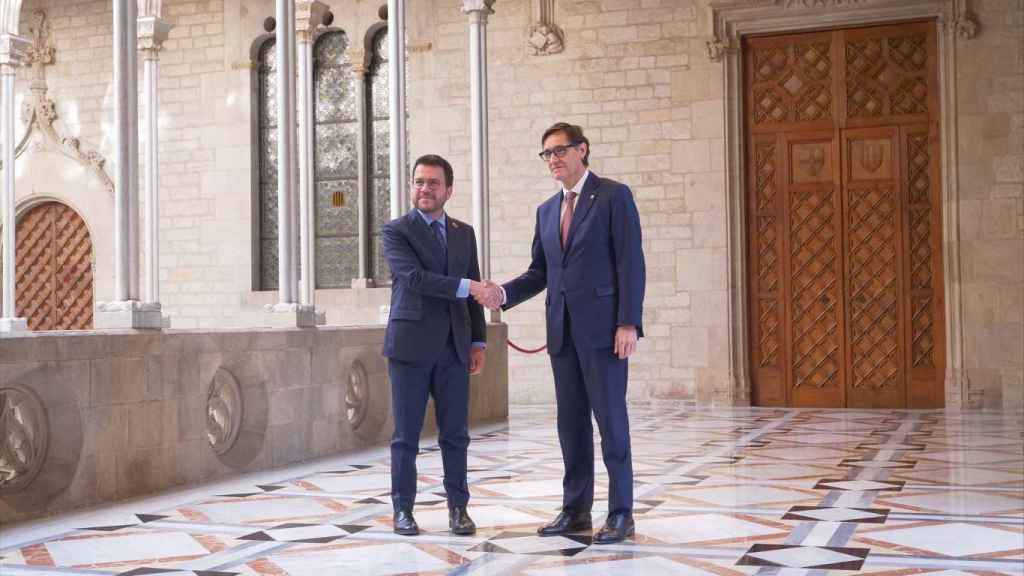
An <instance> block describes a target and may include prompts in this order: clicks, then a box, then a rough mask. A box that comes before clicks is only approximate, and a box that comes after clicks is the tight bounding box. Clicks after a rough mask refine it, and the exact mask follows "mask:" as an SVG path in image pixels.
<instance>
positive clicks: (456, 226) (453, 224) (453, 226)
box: [452, 220, 459, 228]
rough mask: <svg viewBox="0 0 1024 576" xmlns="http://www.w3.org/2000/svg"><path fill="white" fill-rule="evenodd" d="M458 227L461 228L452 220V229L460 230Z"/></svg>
mask: <svg viewBox="0 0 1024 576" xmlns="http://www.w3.org/2000/svg"><path fill="white" fill-rule="evenodd" d="M458 227H459V225H458V224H456V223H455V221H454V220H452V228H458Z"/></svg>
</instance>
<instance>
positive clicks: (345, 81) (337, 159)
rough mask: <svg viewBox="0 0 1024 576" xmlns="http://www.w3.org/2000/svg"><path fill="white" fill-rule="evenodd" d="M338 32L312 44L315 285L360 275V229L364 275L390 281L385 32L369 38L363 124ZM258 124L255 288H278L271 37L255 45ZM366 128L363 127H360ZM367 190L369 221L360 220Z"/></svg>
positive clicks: (338, 283)
mask: <svg viewBox="0 0 1024 576" xmlns="http://www.w3.org/2000/svg"><path fill="white" fill-rule="evenodd" d="M348 45H349V39H348V37H347V36H346V34H345V33H344V32H342V31H340V30H331V31H328V32H325V33H324V34H322V35H320V36H319V37H318V38H317V40H316V42H315V44H314V46H313V79H312V82H313V94H314V96H313V97H314V123H313V133H314V140H315V143H314V151H313V154H314V156H313V165H314V169H313V186H314V192H313V193H314V209H313V212H314V228H313V229H314V234H315V237H314V244H315V245H314V251H315V254H316V262H315V272H316V274H315V276H316V287H317V288H348V287H350V286H351V285H352V279H353V278H356V277H358V275H359V227H360V225H361V224H362V225H365V226H366V229H367V230H368V231H369V235H368V239H367V240H368V244H369V246H368V247H367V248H368V250H367V254H368V258H369V262H368V271H367V274H368V275H369V276H370V277H371V278H373V279H374V280H375V281H376V283H377V285H381V284H387V283H389V282H390V273H389V271H388V267H387V265H386V264H385V263H384V258H383V254H382V251H381V249H380V228H381V226H383V225H384V223H385V222H387V221H388V220H389V219H390V217H391V216H390V215H391V207H390V194H391V192H390V186H389V179H388V171H389V168H390V164H389V144H388V138H389V130H390V128H389V126H388V59H387V55H388V50H387V30H386V29H385V30H381V31H380V32H378V33H377V34H376V35H375V36H374V38H373V42H372V45H371V46H372V53H371V54H370V67H369V70H368V74H367V76H366V91H365V93H366V117H365V119H364V122H365V123H366V124H361V122H360V118H359V112H358V106H357V101H356V98H357V97H358V94H359V91H358V90H356V85H355V81H356V80H355V78H356V76H355V74H354V72H353V70H352V62H351V60H350V56H349V52H348V51H347V48H348ZM257 54H258V62H257V73H256V82H257V87H256V97H257V106H256V108H255V120H254V122H255V124H256V128H257V138H258V142H257V143H256V150H255V154H256V157H257V158H256V164H257V174H256V175H255V176H254V177H255V178H256V179H257V182H258V188H257V190H256V191H255V194H256V195H257V196H258V205H259V221H258V222H257V228H258V235H257V237H258V243H257V246H256V252H257V254H258V258H257V262H258V266H259V270H258V274H257V278H256V283H257V286H256V289H258V290H276V289H277V288H278V280H277V278H278V275H277V272H278V270H277V262H278V259H277V161H278V158H277V139H278V138H277V94H276V91H277V78H276V60H275V57H276V54H275V42H274V40H273V38H271V39H269V40H267V41H265V42H264V43H263V44H262V45H261V46H260V48H259V49H258V52H257ZM364 127H365V128H364ZM359 138H364V139H365V150H366V153H367V157H368V162H367V170H368V173H367V174H366V182H367V189H366V190H359V162H358V157H357V154H356V152H357V145H356V144H357V141H358V140H357V139H359ZM360 194H365V195H366V197H367V199H368V203H367V207H368V221H367V222H365V223H361V222H360V220H359V211H358V207H359V195H360Z"/></svg>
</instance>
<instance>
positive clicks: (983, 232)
mask: <svg viewBox="0 0 1024 576" xmlns="http://www.w3.org/2000/svg"><path fill="white" fill-rule="evenodd" d="M328 4H330V5H331V7H332V9H333V10H334V12H335V14H336V19H335V22H334V26H336V27H339V28H342V29H344V30H346V32H347V33H348V34H349V36H350V38H361V37H362V36H363V35H364V34H365V33H366V31H367V30H369V29H370V27H371V26H372V25H373V24H374V23H376V22H378V21H379V20H378V16H377V9H378V7H379V6H380V4H383V0H332V1H331V2H328ZM534 4H535V1H534V0H500V1H499V2H496V3H495V10H496V13H495V14H494V15H492V16H491V17H490V19H489V25H488V49H489V62H488V66H489V78H490V108H489V116H490V130H491V132H490V159H491V171H490V173H491V216H490V218H491V233H492V245H491V254H492V273H493V276H494V277H495V278H496V279H499V280H505V279H508V278H510V277H512V276H514V275H515V274H518V273H519V272H521V271H522V270H524V269H525V267H526V264H527V262H528V259H529V248H530V240H531V237H532V234H533V224H534V210H535V208H536V206H537V205H538V204H539V203H540V202H542V201H543V200H544V199H545V198H547V197H548V196H549V195H550V194H552V193H553V191H554V186H553V183H552V181H551V179H550V177H549V176H548V174H547V171H546V168H545V166H544V165H543V164H542V163H541V162H540V161H539V160H538V159H537V158H536V152H537V150H538V149H539V147H540V143H539V142H538V138H539V135H540V134H541V132H542V131H543V129H544V128H545V127H547V126H548V125H550V124H551V123H552V122H554V121H556V120H568V121H572V122H577V123H580V124H582V125H583V126H584V127H585V128H586V130H587V135H588V136H589V137H590V139H591V142H592V148H593V153H592V167H593V169H594V171H595V172H597V173H599V174H601V175H603V176H608V177H611V178H615V179H618V180H621V181H623V182H626V183H627V184H629V185H631V186H632V188H633V191H634V194H635V197H636V200H637V204H638V206H639V208H640V213H641V219H642V224H643V229H644V249H645V253H646V257H647V266H648V291H647V300H646V306H645V329H646V332H647V335H648V337H647V338H646V339H644V340H643V341H642V342H641V345H640V348H639V351H638V353H637V355H636V356H635V357H634V360H633V362H632V363H631V364H632V366H631V374H630V376H631V383H630V389H629V394H630V398H631V399H633V400H646V399H658V398H678V399H688V400H697V401H698V402H700V403H702V404H708V403H715V402H724V403H729V402H734V401H739V402H742V401H743V399H744V398H745V397H746V395H745V393H743V391H737V390H734V389H733V386H734V383H733V381H732V379H731V377H730V373H729V326H728V323H729V320H728V311H727V307H728V266H729V252H728V249H727V238H726V200H727V199H726V192H725V181H726V166H725V154H724V151H725V148H726V146H725V140H724V139H725V132H724V117H725V114H724V112H725V96H724V95H723V93H722V89H723V88H722V87H723V81H722V74H723V65H722V63H716V62H711V61H709V59H708V57H707V55H706V53H705V41H706V40H707V39H708V37H709V36H710V34H711V27H710V23H709V18H708V14H709V12H708V10H709V9H708V5H707V2H706V1H705V0H616V1H608V0H559V1H558V2H556V3H555V5H556V10H555V14H554V19H555V22H556V24H557V25H558V26H560V27H561V29H562V30H564V32H565V50H564V51H563V52H561V53H558V54H553V55H547V56H536V55H534V54H533V51H532V50H531V49H530V48H528V46H527V39H528V34H529V29H530V25H531V23H532V21H533V20H534V18H535V17H536V16H535V13H534V10H535V7H534ZM408 5H409V7H408V14H407V23H408V27H409V33H408V41H409V45H408V46H409V64H408V89H409V92H408V96H409V122H408V126H409V129H410V156H412V157H416V156H417V155H419V154H423V153H426V152H434V153H439V154H442V155H445V156H446V157H448V158H449V159H450V160H451V161H452V162H453V164H454V168H455V173H456V181H455V196H454V197H453V199H452V200H451V202H450V204H449V208H450V212H451V213H452V214H453V215H454V216H455V217H458V218H461V219H464V220H467V221H469V220H470V219H471V198H470V190H471V185H470V179H469V176H470V174H469V168H470V163H469V150H470V138H469V81H468V18H467V17H466V15H464V14H463V13H462V12H461V10H460V7H461V2H460V0H415V1H411V2H408ZM40 6H42V7H46V8H47V9H48V10H49V11H50V12H51V15H52V25H53V38H54V40H55V43H56V45H57V63H56V64H55V65H54V66H52V67H50V68H49V69H48V78H49V79H50V84H51V91H52V95H53V97H54V98H55V100H56V101H57V103H58V111H59V112H60V115H61V121H62V122H64V123H65V124H66V125H67V126H68V129H69V131H70V132H71V133H72V134H73V135H80V136H81V137H82V138H83V141H85V142H87V143H89V144H90V145H93V146H94V147H96V148H97V149H99V150H100V151H101V152H102V153H103V154H105V155H106V156H107V157H108V158H109V157H112V146H113V141H112V136H111V134H112V132H111V131H110V124H111V122H112V119H113V110H112V95H111V93H110V90H111V85H110V70H111V64H110V62H111V57H110V42H111V39H110V36H111V26H110V21H111V14H110V6H109V2H106V1H101V0H94V1H85V0H25V4H24V13H25V14H26V15H27V14H29V13H30V12H31V10H32V9H33V8H35V7H40ZM164 6H165V8H164V10H165V16H166V18H167V20H169V21H170V22H171V23H172V24H173V25H174V29H173V30H172V32H171V36H170V39H169V40H168V42H167V45H166V48H165V50H164V51H163V52H162V55H161V65H162V86H161V99H162V109H161V127H162V128H161V129H162V133H161V134H162V136H161V154H162V166H161V170H162V173H163V186H162V190H161V194H162V200H161V267H162V270H161V278H162V285H161V290H162V300H163V304H164V308H165V311H166V312H167V313H168V315H169V316H170V317H171V322H172V326H174V327H176V328H206V327H215V326H220V327H223V326H252V325H258V324H259V323H260V322H261V320H260V318H261V317H262V316H261V313H260V306H261V305H262V304H264V303H268V302H273V301H274V300H275V297H274V294H273V293H272V292H269V293H267V292H262V293H255V292H253V291H252V290H251V286H252V282H251V279H252V252H251V249H252V223H251V213H252V199H251V175H250V161H251V157H252V156H251V154H252V150H251V146H252V143H251V135H250V131H249V122H250V115H251V104H252V103H251V102H250V88H251V86H250V81H251V73H252V71H251V66H252V62H251V59H250V56H251V54H250V53H251V49H252V46H253V43H254V41H256V39H257V38H259V37H260V36H261V35H262V34H264V29H263V22H264V19H265V18H267V17H269V16H272V15H273V13H274V6H273V2H272V1H270V0H202V1H200V0H166V1H165V2H164ZM971 8H972V10H973V11H974V12H975V13H976V14H977V18H978V21H979V24H980V34H979V35H978V37H977V38H976V39H974V40H970V41H965V42H961V43H960V44H959V46H960V52H959V53H958V56H957V59H958V63H959V65H958V69H959V71H960V76H959V78H957V79H956V82H957V87H958V90H957V94H958V99H959V102H958V106H959V109H958V111H959V126H960V136H961V149H960V159H961V161H960V166H958V167H957V168H958V170H959V173H960V183H961V187H962V188H961V198H962V202H961V205H960V206H959V208H960V215H961V230H959V231H958V233H959V235H960V238H961V240H962V241H963V243H964V244H963V261H964V266H963V268H964V270H963V284H962V286H963V289H964V290H963V294H964V307H965V322H966V325H965V329H964V335H965V349H966V357H967V365H968V369H969V373H968V375H969V377H970V380H971V387H970V393H971V398H972V399H973V401H974V402H975V403H976V404H979V405H986V406H998V405H1006V406H1013V407H1022V406H1024V377H1022V370H1024V366H1022V360H1021V358H1022V356H1024V353H1022V351H1021V350H1022V347H1024V341H1022V340H1024V337H1022V332H1024V318H1022V316H1024V311H1022V309H1024V305H1022V300H1024V280H1022V276H1024V271H1022V268H1024V264H1022V261H1024V258H1022V257H1021V255H1022V254H1024V224H1022V221H1024V216H1022V208H1021V205H1022V199H1021V193H1020V190H1021V187H1022V178H1024V177H1022V172H1024V167H1022V166H1024V153H1022V138H1024V136H1022V133H1024V120H1022V118H1024V112H1022V111H1021V106H1022V95H1021V94H1022V91H1024V90H1022V86H1021V66H1022V64H1021V63H1022V57H1021V51H1022V42H1024V41H1022V40H1021V36H1022V35H1021V26H1022V23H1021V21H1022V18H1024V17H1022V11H1024V5H1022V4H1021V3H1019V2H1015V1H1014V0H984V1H982V0H978V1H975V2H971ZM26 18H27V16H26ZM19 79H20V80H19V88H20V89H22V90H24V89H27V86H28V80H29V73H28V72H27V71H25V72H23V73H21V74H20V75H19ZM54 161H55V160H45V161H44V162H41V164H46V163H47V162H54ZM28 162H29V160H27V159H26V160H24V161H23V160H19V163H23V164H25V165H26V166H28ZM38 165H40V163H36V164H32V166H33V169H32V170H31V171H23V170H21V169H19V183H18V186H19V194H18V195H19V205H25V202H27V199H28V197H29V196H30V195H32V194H39V191H41V190H43V189H46V190H48V195H49V196H53V197H57V198H61V199H70V200H68V201H69V202H70V203H72V205H73V206H75V207H76V208H79V209H80V211H85V212H84V215H85V216H86V220H87V221H88V222H89V223H90V227H91V229H95V230H97V232H96V235H95V237H94V241H95V242H97V243H108V242H110V239H109V238H105V237H103V234H104V233H106V232H109V227H110V219H109V217H108V216H107V215H108V214H110V213H112V198H110V197H104V196H102V195H98V194H97V193H95V192H88V191H82V189H80V188H76V187H75V186H73V185H70V184H68V185H64V184H61V185H60V186H54V185H53V184H52V183H51V184H46V181H49V180H52V177H51V174H53V173H63V172H62V171H60V170H57V171H53V170H50V171H46V170H44V169H38V168H35V166H38ZM69 182H70V180H69ZM80 207H81V208H80ZM103 245H104V246H105V245H106V244H103ZM743 249H745V248H744V247H740V248H739V250H743ZM102 250H105V249H101V248H97V264H96V270H97V284H96V286H97V293H96V299H97V300H104V299H108V298H109V297H110V293H109V291H110V288H109V287H110V286H111V284H112V277H113V269H112V266H111V254H110V253H109V252H110V251H109V250H108V251H107V252H103V251H102ZM316 298H317V302H318V303H320V304H321V305H322V306H324V307H325V308H326V309H327V317H328V320H329V321H330V322H331V323H339V324H366V323H373V322H375V321H376V320H377V318H378V317H379V311H378V307H379V305H380V304H384V303H386V302H387V300H388V294H387V291H386V289H370V290H323V291H317V295H316ZM503 320H504V321H506V322H507V323H508V325H509V336H510V338H511V339H512V340H513V341H515V342H517V343H519V344H521V345H524V346H528V347H533V346H539V345H540V344H542V343H543V339H544V327H543V322H544V320H543V315H542V303H541V300H540V299H539V298H537V299H534V300H533V301H531V302H528V303H526V304H524V305H522V306H520V307H518V308H516V309H514V310H512V311H510V312H508V313H506V314H504V316H503ZM511 354H512V356H511V358H510V362H509V364H510V371H511V372H510V378H511V380H512V381H513V382H515V385H514V386H513V387H512V392H511V399H512V401H513V402H517V403H549V402H552V401H553V399H554V391H553V386H552V382H551V375H550V367H549V364H548V360H547V358H546V357H545V356H544V355H543V354H538V355H532V356H526V355H522V354H519V353H517V352H512V353H511Z"/></svg>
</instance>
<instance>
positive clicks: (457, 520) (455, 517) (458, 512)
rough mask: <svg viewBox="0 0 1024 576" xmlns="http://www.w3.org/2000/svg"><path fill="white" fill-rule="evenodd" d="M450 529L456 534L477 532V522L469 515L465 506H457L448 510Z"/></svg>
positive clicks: (465, 534)
mask: <svg viewBox="0 0 1024 576" xmlns="http://www.w3.org/2000/svg"><path fill="white" fill-rule="evenodd" d="M448 530H449V531H450V532H451V533H452V534H455V535H456V536H469V535H470V534H475V533H476V523H474V522H473V519H472V518H470V517H469V513H468V512H466V507H465V506H455V507H453V508H450V509H449V510H448Z"/></svg>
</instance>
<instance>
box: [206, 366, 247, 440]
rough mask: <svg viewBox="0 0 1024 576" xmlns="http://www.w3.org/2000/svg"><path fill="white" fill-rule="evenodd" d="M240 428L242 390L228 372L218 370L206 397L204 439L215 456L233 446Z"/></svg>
mask: <svg viewBox="0 0 1024 576" xmlns="http://www.w3.org/2000/svg"><path fill="white" fill-rule="evenodd" d="M241 427H242V390H241V388H240V387H239V386H238V381H237V380H235V377H234V376H232V375H231V373H230V372H228V371H227V370H225V369H223V368H219V369H218V370H217V372H216V374H214V375H213V380H212V381H211V382H210V391H209V393H208V394H207V396H206V439H207V441H208V442H209V443H210V447H211V448H213V451H214V452H215V453H216V454H224V453H225V452H227V451H228V450H230V449H231V447H232V446H233V445H234V444H235V440H236V439H237V438H238V431H239V429H240V428H241Z"/></svg>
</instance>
